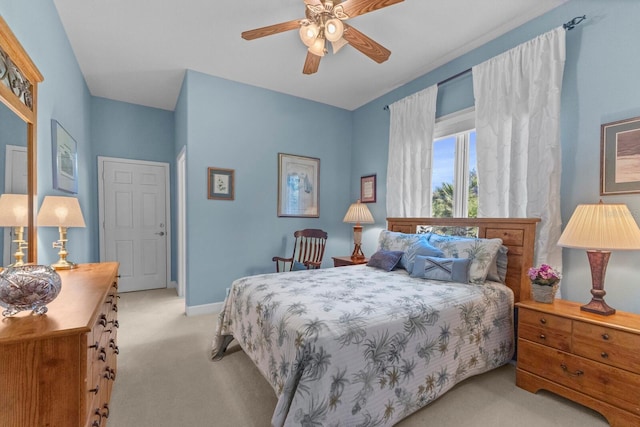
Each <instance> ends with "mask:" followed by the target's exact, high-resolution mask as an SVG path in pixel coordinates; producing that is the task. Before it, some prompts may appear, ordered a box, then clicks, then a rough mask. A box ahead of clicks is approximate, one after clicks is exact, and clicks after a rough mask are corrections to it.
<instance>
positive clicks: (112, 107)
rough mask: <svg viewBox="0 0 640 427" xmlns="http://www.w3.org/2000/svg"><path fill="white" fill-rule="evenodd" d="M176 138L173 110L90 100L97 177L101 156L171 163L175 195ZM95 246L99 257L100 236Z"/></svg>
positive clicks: (173, 267)
mask: <svg viewBox="0 0 640 427" xmlns="http://www.w3.org/2000/svg"><path fill="white" fill-rule="evenodd" d="M174 139H175V130H174V113H173V111H167V110H162V109H158V108H151V107H144V106H141V105H135V104H129V103H126V102H120V101H113V100H110V99H106V98H100V97H91V141H92V144H93V147H94V150H93V152H94V160H93V167H94V175H95V176H96V177H97V158H98V156H104V157H118V158H125V159H134V160H144V161H152V162H163V163H169V168H170V172H169V173H170V177H171V179H170V191H171V194H172V195H174V194H175V179H174V171H175V157H176V156H175V155H174V152H173V148H174ZM96 186H97V183H96ZM96 188H97V187H96ZM92 203H94V204H96V205H97V204H98V192H97V191H96V192H94V193H93V194H92ZM174 205H175V204H174V203H171V207H172V212H171V235H172V236H174V238H175V236H176V234H175V220H176V215H175V211H174V208H175V206H174ZM174 240H175V239H174ZM93 243H94V250H95V251H97V253H98V254H99V253H100V248H99V244H100V242H99V235H98V236H96V237H95V240H94V241H93ZM172 243H174V244H173V247H176V245H175V242H173V241H172ZM169 249H170V250H171V248H169ZM175 252H176V251H175V250H172V251H171V259H172V263H171V264H172V265H171V274H172V277H171V279H175V272H176V265H175V259H176V255H177V254H176V253H175Z"/></svg>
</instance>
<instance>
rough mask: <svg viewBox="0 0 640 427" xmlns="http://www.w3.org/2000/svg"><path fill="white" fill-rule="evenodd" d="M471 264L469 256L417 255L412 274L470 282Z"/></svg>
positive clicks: (413, 275) (448, 280) (428, 277)
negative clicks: (440, 256)
mask: <svg viewBox="0 0 640 427" xmlns="http://www.w3.org/2000/svg"><path fill="white" fill-rule="evenodd" d="M470 265H471V260H470V259H469V258H438V257H430V256H417V257H416V261H415V263H414V265H413V271H412V272H411V276H412V277H421V278H423V279H433V280H443V281H446V282H458V283H469V266H470Z"/></svg>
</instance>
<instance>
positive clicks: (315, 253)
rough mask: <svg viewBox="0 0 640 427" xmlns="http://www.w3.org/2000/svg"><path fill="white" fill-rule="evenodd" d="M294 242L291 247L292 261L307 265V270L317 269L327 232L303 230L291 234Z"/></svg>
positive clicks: (322, 254)
mask: <svg viewBox="0 0 640 427" xmlns="http://www.w3.org/2000/svg"><path fill="white" fill-rule="evenodd" d="M293 236H294V237H295V238H296V241H295V243H294V245H293V259H294V260H296V261H298V262H300V263H302V264H305V263H307V264H309V263H313V264H314V265H310V266H309V265H308V266H307V268H319V267H320V263H321V262H322V257H323V256H324V248H325V246H326V244H327V232H326V231H322V230H318V229H316V228H305V229H304V230H298V231H296V232H295V233H293Z"/></svg>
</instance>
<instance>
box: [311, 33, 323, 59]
mask: <svg viewBox="0 0 640 427" xmlns="http://www.w3.org/2000/svg"><path fill="white" fill-rule="evenodd" d="M324 42H325V40H324V38H322V37H318V38H316V40H315V41H314V42H313V44H312V45H311V46H309V52H311V53H313V54H314V55H316V56H324V53H325V49H324Z"/></svg>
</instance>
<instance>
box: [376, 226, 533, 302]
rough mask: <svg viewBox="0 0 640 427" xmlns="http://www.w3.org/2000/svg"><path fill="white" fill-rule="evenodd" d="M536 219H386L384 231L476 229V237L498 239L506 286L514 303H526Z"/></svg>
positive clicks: (529, 291) (410, 231)
mask: <svg viewBox="0 0 640 427" xmlns="http://www.w3.org/2000/svg"><path fill="white" fill-rule="evenodd" d="M538 222H540V219H538V218H387V229H388V230H390V231H398V232H401V233H415V232H416V229H417V228H418V226H454V227H477V228H478V237H480V238H486V239H493V238H500V239H502V242H503V244H504V245H505V246H506V247H507V248H509V252H508V253H507V257H508V260H509V263H508V265H507V278H506V282H507V283H506V285H507V286H509V288H511V290H512V291H513V294H514V297H515V301H516V302H518V301H520V300H521V299H522V300H526V299H529V296H530V293H531V282H530V281H529V278H528V277H527V270H528V269H529V267H532V266H533V253H534V247H535V237H536V224H537V223H538Z"/></svg>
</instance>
